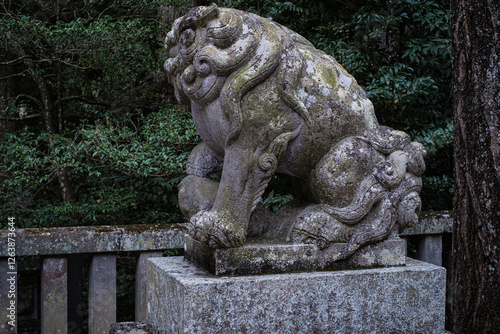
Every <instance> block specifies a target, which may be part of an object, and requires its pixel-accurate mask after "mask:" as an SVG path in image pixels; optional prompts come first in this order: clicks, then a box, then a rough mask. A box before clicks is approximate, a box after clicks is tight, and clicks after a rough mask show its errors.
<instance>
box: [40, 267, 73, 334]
mask: <svg viewBox="0 0 500 334" xmlns="http://www.w3.org/2000/svg"><path fill="white" fill-rule="evenodd" d="M41 295H42V300H41V302H42V313H41V316H42V321H41V330H42V334H52V333H61V334H66V333H68V262H67V260H66V258H65V257H47V258H44V259H43V265H42V294H41Z"/></svg>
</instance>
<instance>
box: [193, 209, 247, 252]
mask: <svg viewBox="0 0 500 334" xmlns="http://www.w3.org/2000/svg"><path fill="white" fill-rule="evenodd" d="M242 225H243V224H241V223H239V222H237V221H236V220H235V219H231V218H230V215H228V214H222V213H221V212H218V211H200V212H198V213H197V214H195V215H194V216H193V217H191V219H190V221H189V225H188V229H189V235H190V236H191V237H192V238H194V239H196V240H198V241H200V242H201V243H202V244H204V245H206V246H208V247H210V248H233V247H240V246H243V244H244V243H245V237H246V229H245V228H243V226H242Z"/></svg>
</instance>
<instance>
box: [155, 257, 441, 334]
mask: <svg viewBox="0 0 500 334" xmlns="http://www.w3.org/2000/svg"><path fill="white" fill-rule="evenodd" d="M148 281H149V282H150V290H149V294H148V316H147V322H148V324H150V328H151V330H152V331H153V332H154V333H204V334H205V333H207V334H209V333H280V334H285V333H294V334H295V333H415V334H416V333H443V332H444V315H445V313H444V312H445V270H444V269H443V268H441V267H437V266H434V265H431V264H427V263H423V262H420V261H415V260H412V259H407V265H406V266H402V267H390V268H378V269H361V270H345V271H331V272H310V273H292V274H280V275H259V276H239V277H214V276H212V275H209V274H207V273H206V271H204V270H201V269H199V268H197V267H195V266H193V265H191V264H189V263H188V262H186V261H184V260H183V259H182V257H169V258H155V259H150V260H149V269H148Z"/></svg>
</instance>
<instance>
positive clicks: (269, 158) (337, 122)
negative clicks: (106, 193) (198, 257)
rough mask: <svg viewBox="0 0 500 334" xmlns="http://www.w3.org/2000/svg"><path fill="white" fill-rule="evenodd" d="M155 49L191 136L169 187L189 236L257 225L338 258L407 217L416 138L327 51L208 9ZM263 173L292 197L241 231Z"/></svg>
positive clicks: (209, 236) (237, 238)
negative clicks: (377, 107) (381, 116)
mask: <svg viewBox="0 0 500 334" xmlns="http://www.w3.org/2000/svg"><path fill="white" fill-rule="evenodd" d="M166 49H167V51H168V53H169V57H170V58H169V59H168V60H167V61H166V62H165V69H166V72H167V74H168V77H169V80H170V82H171V83H172V85H173V86H174V88H175V96H176V98H177V99H178V100H179V101H180V102H181V103H184V104H190V105H191V112H192V116H193V119H194V123H195V125H196V128H197V131H198V132H199V134H200V136H201V138H202V140H203V142H202V143H200V144H199V145H197V146H196V147H195V148H194V149H193V151H192V152H191V154H190V156H189V158H188V162H187V167H186V172H187V174H188V176H187V177H186V178H185V179H184V180H183V181H182V182H181V183H180V185H179V203H180V207H181V209H182V210H183V212H184V214H185V215H186V216H187V217H188V218H189V219H190V221H189V224H188V225H189V235H190V236H191V237H192V238H194V239H195V240H198V241H199V242H201V243H202V244H203V245H205V246H207V247H210V248H212V249H218V248H231V247H239V246H242V245H243V244H244V243H245V241H246V238H247V235H248V233H249V231H253V232H252V233H253V234H255V230H258V229H260V232H259V233H261V234H262V235H263V236H265V235H267V236H269V235H272V234H273V233H274V236H277V235H280V236H281V237H283V238H286V240H288V241H291V242H293V243H312V244H316V245H317V246H318V247H319V248H320V249H325V248H327V247H329V246H330V245H332V244H333V243H339V242H343V243H346V246H345V247H344V249H343V250H342V252H341V253H340V254H339V255H338V257H337V259H336V260H341V259H346V258H348V257H350V256H351V255H352V254H354V253H355V252H356V251H357V250H358V249H359V248H360V247H363V246H365V245H368V244H373V243H376V242H379V241H382V240H385V239H387V238H388V237H389V236H390V235H392V234H396V233H398V232H399V230H402V229H404V228H406V227H408V226H411V225H413V224H414V223H415V222H416V221H417V219H418V213H419V211H420V207H421V201H420V197H419V193H420V190H421V178H420V176H421V175H422V173H423V172H424V170H425V164H424V160H423V158H424V156H425V150H424V148H423V146H422V145H421V144H419V143H416V142H412V141H411V140H410V138H409V136H408V135H407V134H406V133H404V132H401V131H396V130H393V129H391V128H388V127H384V126H380V125H379V124H378V122H377V119H376V117H375V113H374V108H373V104H372V103H371V102H370V100H369V99H368V98H367V97H366V94H365V92H364V91H363V89H362V88H361V87H360V86H359V85H358V84H357V82H356V80H355V79H354V78H353V77H352V76H351V75H350V74H349V73H347V71H346V70H345V69H344V68H343V67H342V66H341V65H340V64H339V63H338V62H337V61H336V60H335V59H334V58H333V57H331V56H329V55H327V54H325V53H324V52H323V51H320V50H317V49H315V48H314V46H313V45H312V44H311V43H310V42H308V41H307V40H306V39H305V38H303V37H302V36H300V35H298V34H297V33H295V32H293V31H291V30H289V29H288V28H286V27H284V26H282V25H280V24H278V23H276V22H273V21H272V20H271V19H265V18H262V17H259V16H257V15H255V14H252V13H247V12H243V11H239V10H235V9H227V8H218V7H217V6H216V5H211V6H208V7H203V6H202V7H196V8H193V9H191V10H190V11H188V12H187V14H186V15H184V16H183V17H181V18H179V19H177V20H176V21H175V22H174V23H173V26H172V30H171V31H170V32H169V33H168V35H167V38H166ZM218 171H221V173H222V174H221V177H220V181H219V182H216V181H212V180H211V179H210V178H209V176H210V175H211V174H212V173H213V172H218ZM275 173H282V174H287V175H290V176H292V179H293V180H294V183H295V184H296V186H297V187H296V188H297V189H300V191H299V193H300V198H298V199H296V200H295V201H293V202H292V203H294V204H290V205H285V207H283V208H282V209H281V210H280V211H279V212H278V213H276V214H271V213H267V215H268V216H270V215H273V216H274V218H273V219H270V220H269V222H268V225H269V226H264V227H252V225H253V221H254V220H256V219H253V218H252V213H255V212H256V211H259V210H261V211H262V209H263V208H259V210H256V207H259V206H261V204H259V202H260V199H261V197H262V195H263V193H264V191H265V189H266V187H267V185H268V183H269V181H270V179H271V177H272V176H273V175H274V174H275ZM297 203H299V204H297ZM280 212H282V213H280ZM259 220H262V215H260V216H259ZM256 224H257V225H258V224H259V223H256ZM260 224H262V222H260ZM266 224H267V223H266ZM270 230H272V231H274V232H273V233H271V232H270Z"/></svg>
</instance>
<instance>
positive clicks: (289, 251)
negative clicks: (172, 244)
mask: <svg viewBox="0 0 500 334" xmlns="http://www.w3.org/2000/svg"><path fill="white" fill-rule="evenodd" d="M345 245H346V244H344V243H337V244H334V245H333V246H331V247H329V248H327V249H326V250H320V249H319V248H318V246H316V245H311V244H289V243H281V244H278V243H269V242H266V241H263V240H250V241H248V242H247V243H246V244H245V245H243V246H242V247H237V248H228V249H211V248H208V247H205V246H203V245H202V244H201V243H200V242H198V241H196V240H194V239H193V238H191V237H190V236H189V235H186V247H185V250H186V252H185V257H186V259H187V260H188V261H190V262H192V263H193V264H195V265H197V266H198V267H201V268H203V269H206V270H208V272H209V273H211V274H213V275H216V276H224V275H226V276H227V275H256V274H257V275H258V274H263V273H265V274H277V273H289V272H299V271H313V270H324V269H327V270H340V269H352V268H356V269H360V268H374V267H393V266H403V265H405V260H406V256H405V254H406V243H405V241H404V240H403V239H401V238H392V239H388V240H384V241H382V242H379V243H376V244H374V245H368V246H366V247H363V248H362V249H360V250H359V251H358V252H356V254H354V255H353V256H351V257H350V258H349V259H347V260H343V261H332V258H334V257H335V256H336V255H338V254H339V253H340V251H341V249H343V248H344V246H345Z"/></svg>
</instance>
